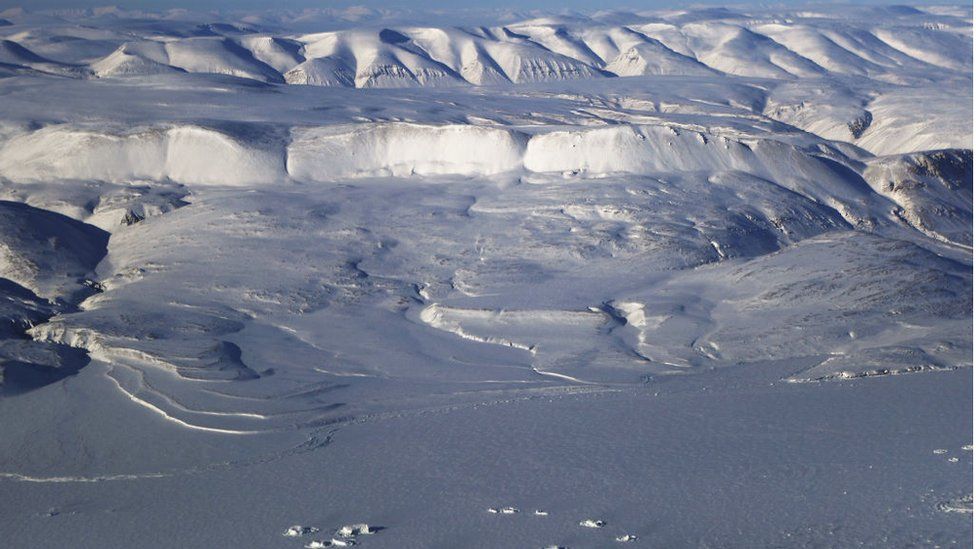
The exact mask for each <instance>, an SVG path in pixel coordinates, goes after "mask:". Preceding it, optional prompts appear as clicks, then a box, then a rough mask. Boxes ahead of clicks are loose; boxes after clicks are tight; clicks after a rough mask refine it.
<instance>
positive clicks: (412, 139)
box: [288, 124, 526, 181]
mask: <svg viewBox="0 0 976 549" xmlns="http://www.w3.org/2000/svg"><path fill="white" fill-rule="evenodd" d="M525 141H526V139H525V136H521V135H519V134H517V133H515V132H511V131H507V130H505V129H503V128H488V127H478V126H470V125H452V126H423V125H416V124H383V125H381V124H368V125H367V124H360V125H356V126H331V127H326V128H298V129H296V130H295V131H294V132H293V134H292V142H291V144H290V146H289V147H288V171H289V173H290V175H291V176H292V177H295V178H296V179H299V180H309V181H334V180H337V179H344V178H349V177H366V176H384V175H386V176H391V175H392V176H399V177H403V176H410V175H418V176H424V175H438V174H456V175H494V174H497V173H502V172H508V171H513V170H516V169H518V168H519V167H520V166H521V163H522V155H523V150H524V148H525V145H524V143H525Z"/></svg>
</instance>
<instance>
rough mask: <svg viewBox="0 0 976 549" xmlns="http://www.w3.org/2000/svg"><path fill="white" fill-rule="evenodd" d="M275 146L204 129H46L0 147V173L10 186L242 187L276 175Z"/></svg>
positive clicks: (279, 161) (278, 157) (279, 164)
mask: <svg viewBox="0 0 976 549" xmlns="http://www.w3.org/2000/svg"><path fill="white" fill-rule="evenodd" d="M280 147H281V145H278V148H277V150H275V147H274V144H273V143H272V144H270V146H268V145H267V144H259V145H255V144H251V143H246V142H241V141H240V140H239V139H236V138H235V137H234V136H231V135H228V134H226V133H222V132H219V131H214V130H210V129H207V128H201V127H193V126H181V127H172V128H158V127H157V128H142V129H127V130H121V131H118V132H111V133H110V132H107V131H104V130H99V129H95V128H83V127H71V126H50V127H47V128H43V129H41V130H39V131H37V132H33V133H29V134H23V135H19V136H17V137H14V138H12V139H10V140H8V141H7V142H6V143H4V144H3V146H2V148H0V171H2V172H3V174H4V176H5V177H8V178H10V179H14V180H18V181H44V180H50V179H95V180H99V181H109V182H124V181H131V180H161V179H171V180H173V181H178V182H181V183H193V184H202V185H206V184H223V185H247V184H253V183H258V182H273V181H276V180H278V179H281V178H282V177H283V176H284V166H283V158H282V156H283V152H282V150H281V148H280Z"/></svg>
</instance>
